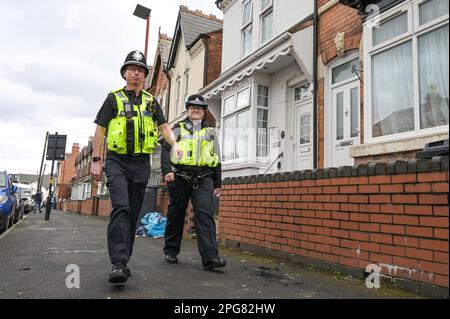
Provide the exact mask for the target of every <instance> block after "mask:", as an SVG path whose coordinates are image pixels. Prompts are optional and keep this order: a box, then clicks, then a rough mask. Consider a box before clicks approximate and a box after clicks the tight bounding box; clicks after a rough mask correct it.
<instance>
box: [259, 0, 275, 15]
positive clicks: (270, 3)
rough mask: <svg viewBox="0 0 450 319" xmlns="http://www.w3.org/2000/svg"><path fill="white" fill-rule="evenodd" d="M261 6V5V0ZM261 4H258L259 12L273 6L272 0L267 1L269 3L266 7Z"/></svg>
mask: <svg viewBox="0 0 450 319" xmlns="http://www.w3.org/2000/svg"><path fill="white" fill-rule="evenodd" d="M261 6H262V1H261ZM261 6H259V10H260V11H261V13H264V12H266V11H267V10H268V9H269V8H270V7H272V6H273V0H270V1H269V4H268V5H267V7H265V8H262V7H261Z"/></svg>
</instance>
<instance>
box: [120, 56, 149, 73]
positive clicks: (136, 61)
mask: <svg viewBox="0 0 450 319" xmlns="http://www.w3.org/2000/svg"><path fill="white" fill-rule="evenodd" d="M129 65H137V66H139V67H141V68H143V69H144V70H145V77H147V75H148V73H149V69H148V66H147V61H146V60H145V56H144V55H143V54H142V52H140V51H138V50H134V51H131V52H130V53H128V55H127V57H126V58H125V62H124V63H123V65H122V67H121V68H120V75H121V76H122V77H123V78H124V79H125V77H124V71H125V68H126V67H127V66H129Z"/></svg>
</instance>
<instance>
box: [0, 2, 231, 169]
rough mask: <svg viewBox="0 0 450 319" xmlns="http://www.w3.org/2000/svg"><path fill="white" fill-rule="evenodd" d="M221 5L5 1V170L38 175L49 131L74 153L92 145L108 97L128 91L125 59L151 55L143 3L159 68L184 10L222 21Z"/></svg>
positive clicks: (1, 82) (0, 85)
mask: <svg viewBox="0 0 450 319" xmlns="http://www.w3.org/2000/svg"><path fill="white" fill-rule="evenodd" d="M214 2H215V1H214V0H184V1H177V0H164V1H161V0H142V1H134V0H133V1H131V0H40V1H34V0H14V1H10V0H0V39H1V45H0V48H1V49H0V169H8V170H11V171H13V170H14V171H21V172H29V173H32V172H38V171H39V167H40V164H41V157H42V150H43V146H44V139H45V133H46V132H47V131H49V133H50V134H54V133H55V132H58V134H66V135H67V145H66V151H67V152H70V151H71V149H72V144H73V143H74V142H76V143H79V144H80V146H81V147H83V146H85V145H86V144H87V141H88V137H89V136H90V135H93V134H94V130H95V124H93V120H94V119H95V115H96V114H97V112H98V109H99V108H100V106H101V105H102V103H103V101H104V99H105V97H106V95H107V93H108V92H109V91H111V90H113V89H116V88H119V87H121V86H123V85H124V81H123V79H122V78H121V76H120V72H119V70H120V67H121V66H122V64H123V62H124V59H125V56H126V55H127V54H128V53H129V52H130V51H132V50H135V49H138V50H141V51H142V52H144V45H145V26H146V24H145V20H142V19H140V18H138V17H136V16H134V15H133V12H134V9H135V7H136V4H141V5H143V6H145V7H148V8H150V9H152V13H151V19H150V36H149V45H148V54H149V58H148V61H147V62H148V64H150V65H152V64H153V58H154V54H155V50H156V41H157V34H158V28H159V27H161V32H162V33H165V34H167V35H169V36H170V37H172V36H173V33H174V28H175V23H176V20H177V16H178V9H179V6H180V5H186V6H188V7H189V9H191V10H195V9H198V10H202V11H203V12H204V13H207V14H214V15H216V16H217V17H218V18H222V17H223V15H222V12H221V11H220V10H219V9H217V7H216V6H215V4H214ZM45 163H46V164H47V169H46V172H50V166H51V162H50V161H48V162H45Z"/></svg>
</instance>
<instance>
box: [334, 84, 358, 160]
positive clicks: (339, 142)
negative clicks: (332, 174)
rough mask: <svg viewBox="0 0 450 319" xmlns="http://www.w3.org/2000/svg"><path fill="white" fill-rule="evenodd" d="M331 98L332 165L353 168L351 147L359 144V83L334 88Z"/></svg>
mask: <svg viewBox="0 0 450 319" xmlns="http://www.w3.org/2000/svg"><path fill="white" fill-rule="evenodd" d="M331 96H332V108H331V113H332V114H331V126H332V127H331V135H332V139H331V142H332V144H331V163H332V166H333V167H339V166H344V165H350V166H351V165H353V164H354V162H355V161H354V159H353V158H352V157H350V147H352V146H355V145H358V144H359V132H360V127H359V123H360V120H359V81H352V82H350V83H347V84H344V85H341V86H338V87H334V88H333V89H332V94H331Z"/></svg>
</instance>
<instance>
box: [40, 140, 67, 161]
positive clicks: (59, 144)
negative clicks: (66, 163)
mask: <svg viewBox="0 0 450 319" xmlns="http://www.w3.org/2000/svg"><path fill="white" fill-rule="evenodd" d="M66 141H67V135H58V134H55V135H49V136H48V142H47V157H46V158H45V159H46V160H47V161H50V160H57V161H62V160H64V156H65V154H66Z"/></svg>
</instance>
